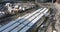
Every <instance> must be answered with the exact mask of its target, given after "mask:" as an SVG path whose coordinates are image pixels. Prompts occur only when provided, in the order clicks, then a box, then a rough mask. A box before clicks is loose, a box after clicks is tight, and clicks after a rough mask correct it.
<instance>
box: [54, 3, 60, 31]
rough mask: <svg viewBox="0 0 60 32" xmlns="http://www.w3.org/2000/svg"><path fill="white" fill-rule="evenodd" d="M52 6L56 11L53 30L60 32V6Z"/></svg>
mask: <svg viewBox="0 0 60 32" xmlns="http://www.w3.org/2000/svg"><path fill="white" fill-rule="evenodd" d="M54 5H55V7H56V9H57V14H56V16H55V17H56V24H55V29H56V30H57V32H60V4H58V3H54Z"/></svg>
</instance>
